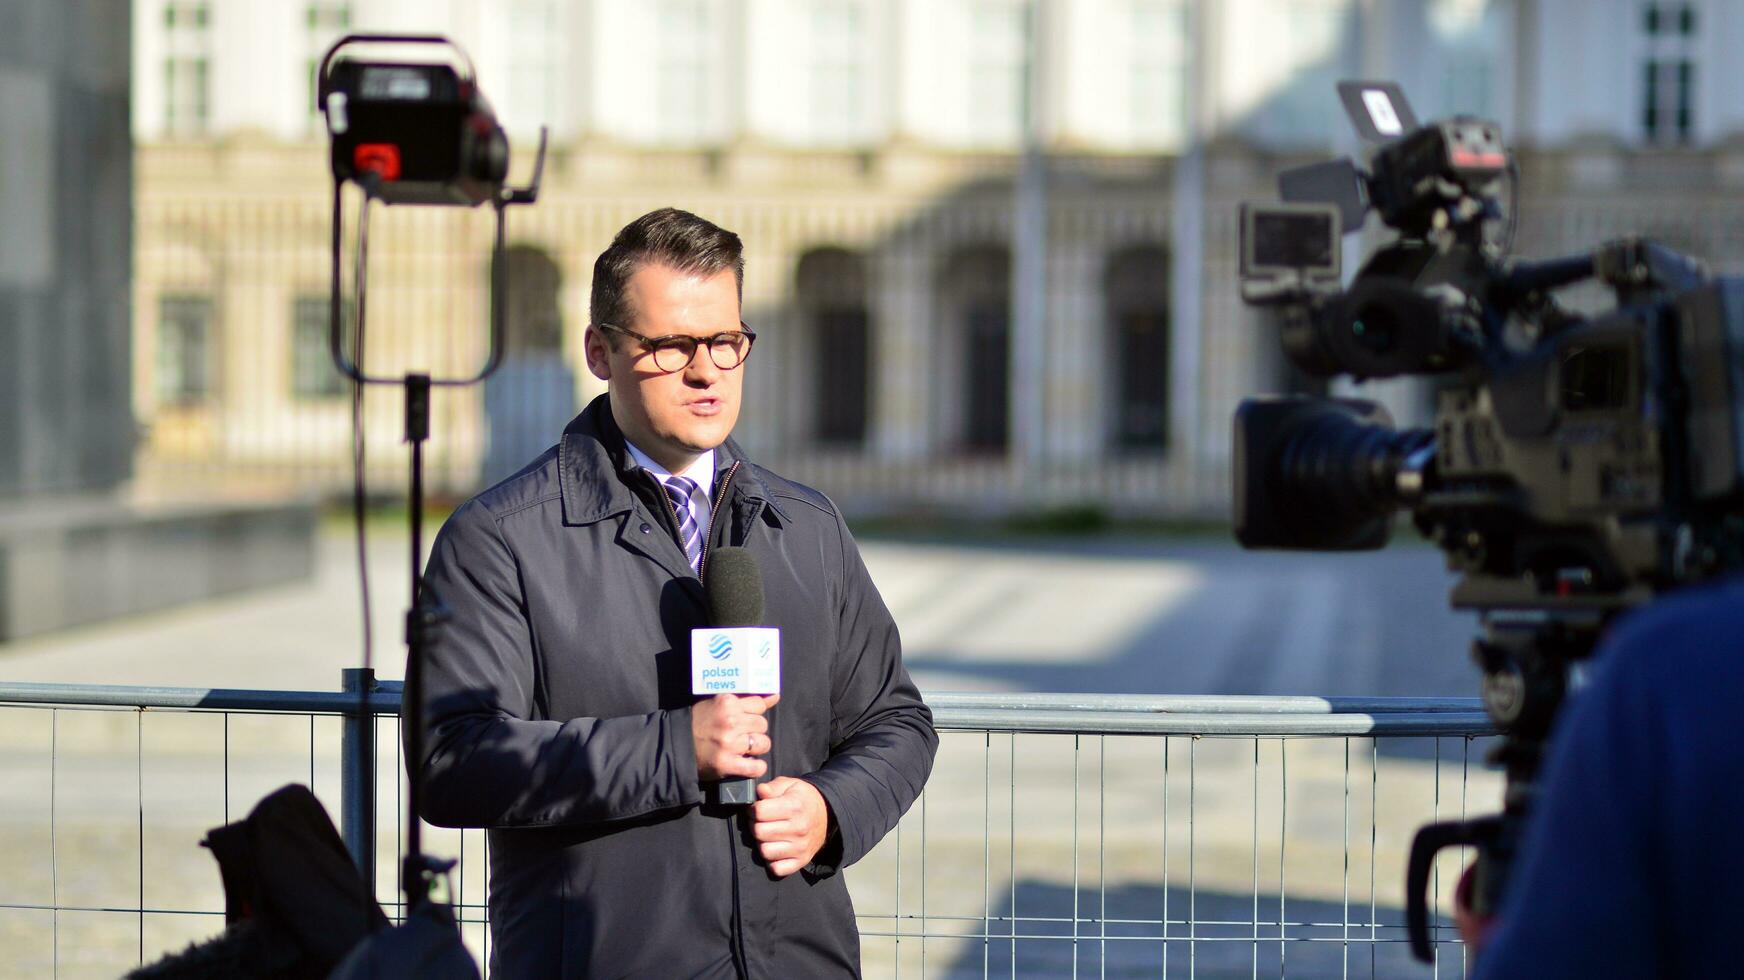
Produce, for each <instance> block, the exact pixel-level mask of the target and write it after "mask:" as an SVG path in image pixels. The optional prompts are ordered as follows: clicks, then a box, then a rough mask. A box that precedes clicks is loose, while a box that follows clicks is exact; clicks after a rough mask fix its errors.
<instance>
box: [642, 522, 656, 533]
mask: <svg viewBox="0 0 1744 980" xmlns="http://www.w3.org/2000/svg"><path fill="white" fill-rule="evenodd" d="M653 532H654V529H653V528H651V527H649V526H648V525H646V524H644V525H642V533H643V534H652V533H653Z"/></svg>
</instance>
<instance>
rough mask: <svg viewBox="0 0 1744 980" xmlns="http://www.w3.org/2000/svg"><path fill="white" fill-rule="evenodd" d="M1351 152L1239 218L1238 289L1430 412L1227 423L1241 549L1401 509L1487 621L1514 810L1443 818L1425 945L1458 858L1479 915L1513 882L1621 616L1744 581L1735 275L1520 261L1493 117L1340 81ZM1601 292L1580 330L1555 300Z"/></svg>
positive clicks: (1343, 410)
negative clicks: (1358, 159)
mask: <svg viewBox="0 0 1744 980" xmlns="http://www.w3.org/2000/svg"><path fill="white" fill-rule="evenodd" d="M1339 93H1340V95H1341V97H1342V99H1343V101H1344V104H1345V106H1346V108H1347V110H1348V111H1349V112H1350V115H1351V117H1352V119H1353V121H1354V122H1355V123H1356V126H1357V128H1358V130H1359V132H1360V133H1361V134H1362V135H1363V136H1364V137H1365V139H1367V140H1368V141H1369V142H1371V143H1373V144H1376V149H1375V150H1374V152H1373V153H1372V155H1371V158H1370V161H1369V168H1368V170H1367V171H1366V172H1365V171H1364V170H1362V169H1359V168H1358V167H1357V166H1356V165H1355V164H1353V163H1352V162H1350V161H1349V160H1341V161H1336V162H1333V163H1323V164H1315V165H1312V166H1309V167H1303V168H1299V169H1297V170H1293V171H1290V172H1287V173H1285V174H1284V175H1282V176H1281V177H1280V180H1279V185H1280V189H1281V192H1282V196H1283V197H1284V199H1285V203H1283V204H1244V205H1243V206H1242V215H1241V230H1242V237H1241V249H1242V256H1241V275H1242V283H1241V289H1242V296H1243V299H1244V300H1245V301H1247V302H1248V303H1249V304H1251V305H1255V306H1262V307H1268V308H1272V309H1275V310H1276V311H1277V313H1278V315H1279V318H1280V321H1281V340H1282V345H1283V349H1284V351H1285V353H1286V355H1287V356H1288V357H1289V359H1290V361H1291V362H1292V363H1293V364H1295V365H1296V366H1297V367H1298V368H1300V369H1301V370H1302V371H1304V372H1306V373H1308V374H1310V375H1314V376H1317V377H1326V378H1330V377H1335V376H1340V375H1346V376H1349V377H1351V378H1353V379H1355V380H1359V381H1360V380H1365V379H1371V378H1391V377H1400V376H1425V377H1434V378H1435V379H1436V382H1437V383H1436V390H1435V393H1434V406H1435V407H1434V421H1433V424H1432V426H1431V427H1429V428H1424V429H1402V430H1401V429H1395V428H1394V427H1393V425H1392V421H1391V418H1390V417H1389V415H1388V413H1387V412H1386V410H1385V409H1384V408H1382V407H1381V406H1379V405H1377V404H1374V403H1372V402H1368V401H1360V400H1355V399H1330V398H1315V397H1299V396H1298V397H1261V398H1254V399H1249V400H1246V401H1244V402H1243V403H1242V405H1241V406H1240V408H1239V409H1238V411H1237V412H1236V416H1235V463H1234V467H1235V471H1234V490H1235V525H1236V537H1237V539H1238V540H1239V541H1240V542H1241V544H1242V545H1243V546H1244V547H1248V548H1289V549H1307V550H1321V551H1334V550H1353V549H1363V548H1378V547H1380V546H1382V545H1383V544H1385V543H1386V541H1387V539H1388V537H1389V533H1390V530H1391V528H1392V525H1393V522H1394V515H1395V514H1396V513H1397V512H1398V511H1400V510H1407V511H1409V512H1410V513H1411V516H1412V520H1413V522H1414V523H1415V525H1416V527H1417V529H1418V530H1419V531H1420V532H1421V533H1422V534H1423V535H1424V536H1426V537H1427V538H1428V539H1429V540H1431V541H1433V542H1434V543H1435V544H1436V545H1437V546H1439V547H1440V548H1441V549H1442V550H1443V551H1444V552H1445V553H1446V555H1447V562H1448V567H1449V568H1450V569H1451V570H1452V571H1454V572H1456V573H1457V574H1458V575H1459V576H1460V577H1459V580H1458V582H1457V584H1456V586H1455V588H1454V591H1453V595H1452V603H1453V605H1454V607H1456V608H1460V609H1470V610H1475V611H1477V612H1478V613H1479V614H1480V618H1481V621H1482V623H1483V629H1484V636H1483V637H1482V638H1480V639H1479V640H1477V642H1476V643H1475V645H1474V651H1473V653H1474V658H1475V659H1476V660H1477V662H1478V665H1479V667H1480V668H1481V669H1482V670H1483V672H1484V701H1485V707H1486V710H1487V711H1488V712H1489V713H1490V715H1491V716H1492V717H1493V718H1494V719H1495V721H1496V722H1497V725H1498V726H1499V728H1500V730H1501V731H1502V733H1503V736H1504V738H1503V742H1502V744H1501V746H1500V747H1499V748H1498V750H1497V752H1496V753H1495V755H1494V756H1493V757H1492V759H1493V761H1495V762H1498V763H1500V764H1501V765H1502V766H1503V767H1504V768H1505V770H1506V772H1507V777H1508V791H1507V796H1506V802H1505V806H1504V813H1503V814H1502V815H1501V816H1500V817H1499V818H1481V819H1479V820H1474V821H1463V822H1457V823H1449V824H1437V825H1433V826H1430V827H1426V828H1424V829H1423V831H1422V832H1420V834H1419V836H1418V839H1417V841H1416V842H1415V844H1414V846H1413V849H1412V855H1411V860H1410V864H1409V879H1410V880H1409V881H1408V883H1407V889H1408V891H1407V898H1408V906H1407V923H1408V926H1409V927H1410V931H1411V938H1412V943H1413V946H1414V949H1415V950H1416V952H1417V954H1418V955H1419V957H1420V958H1423V959H1425V960H1427V959H1428V958H1429V955H1430V943H1429V935H1428V917H1427V909H1426V906H1425V904H1424V893H1425V889H1426V886H1427V882H1428V876H1429V868H1430V865H1431V863H1432V861H1433V858H1434V854H1435V852H1436V851H1437V850H1439V849H1440V848H1441V847H1446V846H1451V845H1455V844H1472V845H1477V846H1478V848H1479V861H1478V872H1477V885H1478V887H1477V889H1476V894H1475V902H1476V904H1477V906H1478V908H1479V910H1480V911H1484V910H1486V909H1488V908H1493V907H1494V906H1495V903H1496V902H1497V901H1499V899H1500V896H1501V891H1502V889H1503V887H1504V886H1505V883H1506V871H1507V866H1508V862H1509V859H1510V857H1511V854H1512V851H1513V847H1514V844H1515V840H1516V839H1517V835H1518V832H1519V830H1520V826H1521V823H1522V819H1523V817H1524V813H1525V810H1526V807H1527V806H1528V804H1529V803H1530V800H1531V795H1532V788H1533V783H1534V779H1535V776H1536V773H1537V770H1538V765H1539V761H1540V759H1541V756H1542V750H1543V742H1544V739H1545V737H1546V735H1547V734H1548V733H1549V730H1550V724H1551V721H1552V719H1553V718H1554V716H1555V713H1556V711H1557V709H1558V707H1559V706H1560V704H1561V702H1562V699H1563V695H1564V693H1565V692H1566V691H1567V690H1568V687H1569V682H1570V677H1571V671H1572V669H1573V668H1574V667H1575V665H1576V664H1578V663H1579V662H1580V661H1581V660H1583V659H1584V658H1586V657H1587V656H1589V655H1590V654H1591V652H1592V649H1593V646H1594V644H1595V643H1596V641H1597V639H1598V636H1599V634H1600V632H1601V631H1602V630H1603V629H1604V627H1605V625H1606V624H1607V623H1608V622H1609V621H1610V620H1611V619H1612V618H1614V617H1615V616H1616V615H1617V614H1618V613H1620V612H1622V611H1624V610H1626V609H1628V608H1631V607H1634V606H1637V605H1640V604H1642V603H1646V602H1648V601H1651V600H1652V598H1653V597H1654V596H1655V595H1657V594H1659V593H1662V592H1665V591H1669V590H1673V589H1677V588H1681V587H1683V586H1686V585H1689V584H1693V583H1696V582H1699V581H1702V580H1705V579H1708V578H1712V577H1714V576H1716V575H1718V574H1720V573H1722V572H1724V571H1727V570H1730V569H1737V568H1740V567H1744V280H1740V279H1728V278H1715V277H1711V276H1710V275H1709V274H1708V273H1707V271H1706V269H1705V268H1704V267H1703V266H1702V264H1701V263H1700V262H1698V261H1696V260H1694V259H1692V258H1689V257H1686V256H1683V255H1680V254H1678V253H1676V252H1673V251H1670V250H1668V249H1665V248H1663V247H1661V246H1658V245H1655V244H1652V243H1650V242H1646V241H1641V240H1637V239H1626V240H1622V241H1617V242H1612V243H1609V244H1606V245H1603V246H1601V247H1599V248H1598V249H1596V250H1595V251H1593V252H1591V253H1587V254H1582V255H1576V256H1571V257H1567V258H1561V259H1552V260H1547V261H1535V262H1528V261H1521V260H1517V259H1513V258H1511V257H1510V256H1509V255H1508V251H1509V249H1510V248H1511V244H1512V243H1511V239H1512V237H1513V231H1512V229H1513V212H1514V211H1515V210H1516V209H1517V206H1518V201H1517V200H1510V201H1509V202H1508V206H1507V207H1504V206H1503V200H1502V189H1503V185H1504V184H1509V185H1511V186H1512V187H1513V188H1514V192H1513V193H1512V194H1511V195H1510V197H1517V196H1518V184H1519V181H1518V174H1517V171H1516V168H1515V167H1514V164H1513V161H1512V158H1511V155H1510V154H1509V153H1508V151H1507V150H1506V148H1505V146H1504V145H1503V143H1502V140H1501V134H1500V130H1499V127H1497V126H1496V125H1495V124H1493V123H1489V122H1485V121H1483V120H1478V119H1473V118H1469V117H1459V118H1455V119H1452V120H1449V121H1446V122H1440V123H1430V124H1428V125H1423V126H1419V125H1418V124H1417V123H1416V119H1415V117H1414V116H1413V114H1412V113H1411V111H1410V108H1409V106H1408V105H1407V104H1406V103H1405V100H1404V96H1403V94H1402V93H1401V92H1400V91H1399V90H1398V88H1397V86H1394V85H1391V84H1388V83H1370V82H1342V83H1340V84H1339ZM1371 210H1372V211H1374V212H1376V213H1377V214H1379V215H1380V218H1381V220H1382V222H1383V223H1384V224H1386V225H1387V226H1388V227H1389V228H1391V229H1393V230H1394V231H1395V232H1397V235H1396V237H1395V238H1394V239H1393V240H1392V241H1391V242H1389V243H1387V244H1386V245H1383V246H1382V247H1380V248H1379V249H1377V250H1376V251H1375V252H1374V254H1373V255H1371V256H1370V257H1369V258H1368V260H1367V261H1366V262H1364V263H1363V265H1362V267H1361V268H1360V269H1359V270H1358V271H1357V273H1356V274H1355V276H1354V278H1353V279H1352V280H1351V281H1350V283H1349V284H1348V285H1345V286H1341V285H1340V282H1339V277H1340V263H1339V257H1340V251H1341V244H1342V242H1341V237H1342V236H1341V234H1338V233H1335V232H1334V228H1335V227H1336V228H1337V229H1338V230H1339V231H1340V232H1349V231H1353V230H1355V229H1356V228H1358V227H1360V225H1361V224H1362V221H1363V218H1364V217H1365V215H1366V213H1367V212H1368V211H1371ZM1583 281H1597V282H1599V283H1601V284H1603V285H1604V286H1606V287H1608V288H1609V289H1610V291H1611V292H1612V294H1613V295H1614V296H1615V300H1616V303H1615V306H1614V307H1613V308H1612V309H1610V310H1607V311H1605V312H1603V313H1600V314H1597V315H1591V316H1581V315H1577V314H1575V313H1574V312H1571V311H1570V310H1568V309H1566V308H1564V307H1563V306H1562V305H1560V304H1559V303H1558V302H1557V301H1556V300H1555V298H1554V297H1553V295H1552V293H1553V292H1554V291H1555V290H1556V289H1558V288H1561V287H1564V286H1568V285H1572V284H1575V283H1578V282H1583Z"/></svg>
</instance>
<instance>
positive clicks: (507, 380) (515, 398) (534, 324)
mask: <svg viewBox="0 0 1744 980" xmlns="http://www.w3.org/2000/svg"><path fill="white" fill-rule="evenodd" d="M503 260H504V262H506V263H507V266H506V268H505V270H504V271H505V273H506V275H505V278H506V279H507V282H508V295H507V296H505V297H503V300H504V302H505V303H506V306H505V308H504V314H505V321H506V322H505V324H504V327H505V329H504V338H503V347H504V349H503V363H502V366H501V367H499V368H498V369H497V371H496V373H495V374H493V375H491V376H490V378H488V379H487V380H486V381H485V385H484V409H485V418H486V423H487V425H488V428H489V433H490V439H489V448H488V449H487V450H486V452H485V459H484V466H483V471H482V473H481V476H482V478H483V482H484V483H485V484H486V485H489V484H492V483H495V482H497V481H499V480H502V479H503V478H505V477H508V476H510V475H512V474H514V473H515V472H516V471H517V470H519V469H520V468H521V467H523V466H525V465H527V464H528V463H530V462H532V461H533V460H534V459H535V458H536V457H538V455H539V454H540V453H542V452H544V451H545V450H546V449H547V448H549V447H550V446H551V445H552V444H553V443H555V442H556V441H557V437H558V436H559V435H561V434H562V432H563V427H564V425H566V424H568V422H569V420H570V419H571V418H572V417H573V416H574V415H575V412H576V405H575V372H574V371H572V370H570V367H569V365H568V363H566V362H565V361H564V359H563V308H562V303H561V296H562V287H563V272H562V270H561V269H559V268H558V266H557V263H556V262H555V261H553V260H552V258H551V256H550V255H549V254H547V253H546V252H545V250H544V249H542V248H539V247H538V246H535V245H513V246H510V247H509V248H508V249H507V250H506V252H505V254H504V256H503ZM486 274H487V275H488V274H489V271H488V270H487V271H486Z"/></svg>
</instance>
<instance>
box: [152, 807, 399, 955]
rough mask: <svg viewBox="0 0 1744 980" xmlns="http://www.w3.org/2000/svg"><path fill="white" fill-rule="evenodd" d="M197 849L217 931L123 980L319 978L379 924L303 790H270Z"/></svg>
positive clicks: (326, 822)
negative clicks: (217, 902) (218, 911)
mask: <svg viewBox="0 0 1744 980" xmlns="http://www.w3.org/2000/svg"><path fill="white" fill-rule="evenodd" d="M201 844H202V846H204V847H207V848H209V849H210V850H211V851H212V856H213V857H214V858H216V859H217V861H218V872H219V874H220V876H221V877H222V878H223V880H224V921H225V923H226V928H225V930H224V932H223V933H222V934H220V935H219V936H218V937H216V938H214V939H211V940H208V941H207V942H204V943H200V944H197V945H195V946H192V947H189V948H188V949H187V950H185V951H183V952H181V953H173V954H170V955H169V956H166V957H164V958H163V959H161V960H159V961H158V962H156V963H153V964H151V965H149V966H144V967H141V968H140V969H138V970H135V971H134V972H132V973H130V974H128V975H127V980H202V978H207V977H236V978H247V980H252V978H261V980H304V978H308V980H321V978H325V977H327V976H328V975H329V974H330V973H331V972H332V971H333V968H334V967H335V966H337V965H338V964H339V962H340V961H341V960H342V959H344V958H345V955H346V954H347V953H349V952H350V951H351V949H352V947H354V946H356V945H358V943H360V942H361V941H362V940H363V939H365V938H366V937H368V936H369V935H371V934H372V933H375V932H378V931H380V930H382V929H384V928H386V926H387V924H388V920H387V916H385V915H383V914H382V910H381V906H380V905H377V904H376V902H375V900H374V899H373V898H371V897H370V896H369V891H368V888H367V887H366V886H365V883H364V880H363V876H362V875H360V874H359V873H358V871H357V866H356V865H354V864H352V861H351V855H350V853H349V852H348V851H346V849H345V843H344V842H343V841H341V840H340V839H339V832H338V831H337V830H335V829H334V828H333V821H332V819H331V818H329V817H328V816H327V811H326V809H325V808H323V807H322V806H321V802H320V801H319V800H317V799H316V798H315V794H314V793H312V792H310V791H309V788H308V787H306V786H299V785H295V784H293V785H290V786H286V787H284V788H282V789H279V790H277V791H275V792H273V793H272V794H270V795H269V796H267V797H266V798H265V799H263V800H261V801H260V802H259V803H258V804H256V805H255V807H254V810H253V811H251V812H250V813H249V815H248V816H247V817H245V818H244V819H242V820H240V821H238V822H236V823H232V824H226V825H224V826H222V827H219V828H217V829H216V830H213V831H211V832H210V833H208V834H207V835H206V839H205V840H204V841H202V842H201Z"/></svg>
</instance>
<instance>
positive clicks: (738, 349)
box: [594, 321, 757, 374]
mask: <svg viewBox="0 0 1744 980" xmlns="http://www.w3.org/2000/svg"><path fill="white" fill-rule="evenodd" d="M594 326H595V327H597V328H599V329H601V330H610V331H612V332H613V333H621V334H623V335H624V336H626V337H629V338H630V339H631V340H634V341H635V342H636V343H638V344H641V345H642V349H643V350H644V351H647V352H648V353H650V354H653V355H654V366H655V367H657V368H659V369H660V370H661V371H664V372H665V373H667V374H671V373H673V372H674V371H682V370H684V369H685V368H687V367H690V362H691V361H694V360H695V359H696V350H697V348H698V347H704V346H706V347H708V352H709V360H711V361H713V362H714V363H715V367H718V368H720V369H721V370H722V371H731V370H732V369H734V368H736V367H738V366H739V365H741V364H743V363H745V358H747V357H750V356H751V345H752V344H753V343H755V342H756V340H757V335H756V334H755V333H753V332H752V330H751V328H750V327H747V326H745V324H744V322H743V321H741V322H740V323H739V328H740V329H738V330H728V331H726V332H725V333H717V334H715V335H714V336H712V337H691V336H687V335H685V334H681V333H675V334H667V335H666V336H664V337H644V336H642V335H641V334H639V333H637V332H636V331H634V330H625V329H624V328H623V327H620V326H618V325H616V324H612V323H596V324H594Z"/></svg>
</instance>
